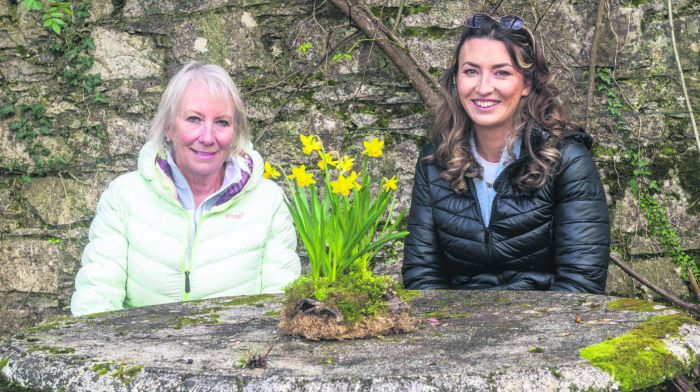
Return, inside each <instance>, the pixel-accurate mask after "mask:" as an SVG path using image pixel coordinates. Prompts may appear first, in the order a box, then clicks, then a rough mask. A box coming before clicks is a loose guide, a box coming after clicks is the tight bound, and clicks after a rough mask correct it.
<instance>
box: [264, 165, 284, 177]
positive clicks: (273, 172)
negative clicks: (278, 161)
mask: <svg viewBox="0 0 700 392" xmlns="http://www.w3.org/2000/svg"><path fill="white" fill-rule="evenodd" d="M279 176H280V172H279V171H277V169H276V168H274V167H273V166H272V165H270V162H265V171H264V172H263V177H264V178H267V179H268V180H269V179H270V178H277V177H279Z"/></svg>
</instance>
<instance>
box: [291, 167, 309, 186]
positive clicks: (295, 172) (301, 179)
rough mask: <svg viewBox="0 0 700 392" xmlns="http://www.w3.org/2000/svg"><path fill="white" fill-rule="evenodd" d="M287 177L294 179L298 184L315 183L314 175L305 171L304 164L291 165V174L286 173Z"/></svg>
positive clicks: (307, 184)
mask: <svg viewBox="0 0 700 392" xmlns="http://www.w3.org/2000/svg"><path fill="white" fill-rule="evenodd" d="M287 178H293V179H295V180H296V181H297V185H299V186H309V185H311V184H315V183H316V180H314V175H313V174H311V173H308V172H307V171H306V165H301V166H296V167H293V168H292V174H290V175H288V176H287Z"/></svg>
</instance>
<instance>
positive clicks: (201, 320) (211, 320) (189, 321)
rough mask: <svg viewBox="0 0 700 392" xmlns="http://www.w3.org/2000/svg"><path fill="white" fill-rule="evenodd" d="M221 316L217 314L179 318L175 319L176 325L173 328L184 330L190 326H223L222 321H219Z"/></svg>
mask: <svg viewBox="0 0 700 392" xmlns="http://www.w3.org/2000/svg"><path fill="white" fill-rule="evenodd" d="M219 317H220V316H219V314H217V313H209V314H203V315H200V316H193V317H189V316H178V317H177V318H176V319H175V325H174V326H173V328H174V329H182V328H183V327H185V326H188V325H207V324H221V321H220V320H219Z"/></svg>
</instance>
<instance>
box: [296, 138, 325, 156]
mask: <svg viewBox="0 0 700 392" xmlns="http://www.w3.org/2000/svg"><path fill="white" fill-rule="evenodd" d="M299 138H300V139H301V144H302V145H303V146H304V150H303V151H304V154H306V155H309V154H311V153H312V152H313V151H321V142H320V141H319V140H318V136H316V135H309V136H305V135H299Z"/></svg>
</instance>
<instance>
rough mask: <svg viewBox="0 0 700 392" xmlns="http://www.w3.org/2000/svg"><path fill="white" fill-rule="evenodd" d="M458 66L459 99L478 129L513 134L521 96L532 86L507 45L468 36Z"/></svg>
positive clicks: (460, 53) (527, 92)
mask: <svg viewBox="0 0 700 392" xmlns="http://www.w3.org/2000/svg"><path fill="white" fill-rule="evenodd" d="M457 67H458V68H457V76H456V81H457V92H458V93H459V100H460V102H461V103H462V107H464V110H466V112H467V114H468V115H469V118H471V119H472V121H474V125H475V130H476V132H477V133H480V132H498V133H503V134H504V135H508V134H510V132H512V130H513V115H514V114H515V110H516V109H517V107H518V103H519V102H520V98H521V97H524V96H526V95H528V94H529V93H530V88H529V86H527V85H526V83H525V78H524V76H523V74H522V73H521V72H520V71H518V69H517V68H515V66H514V64H513V61H512V60H511V58H510V55H509V54H508V50H507V49H506V45H505V44H504V43H503V42H501V41H498V40H494V39H489V38H472V39H469V40H467V41H465V42H464V44H463V45H462V48H461V49H460V51H459V58H458V63H457Z"/></svg>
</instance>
